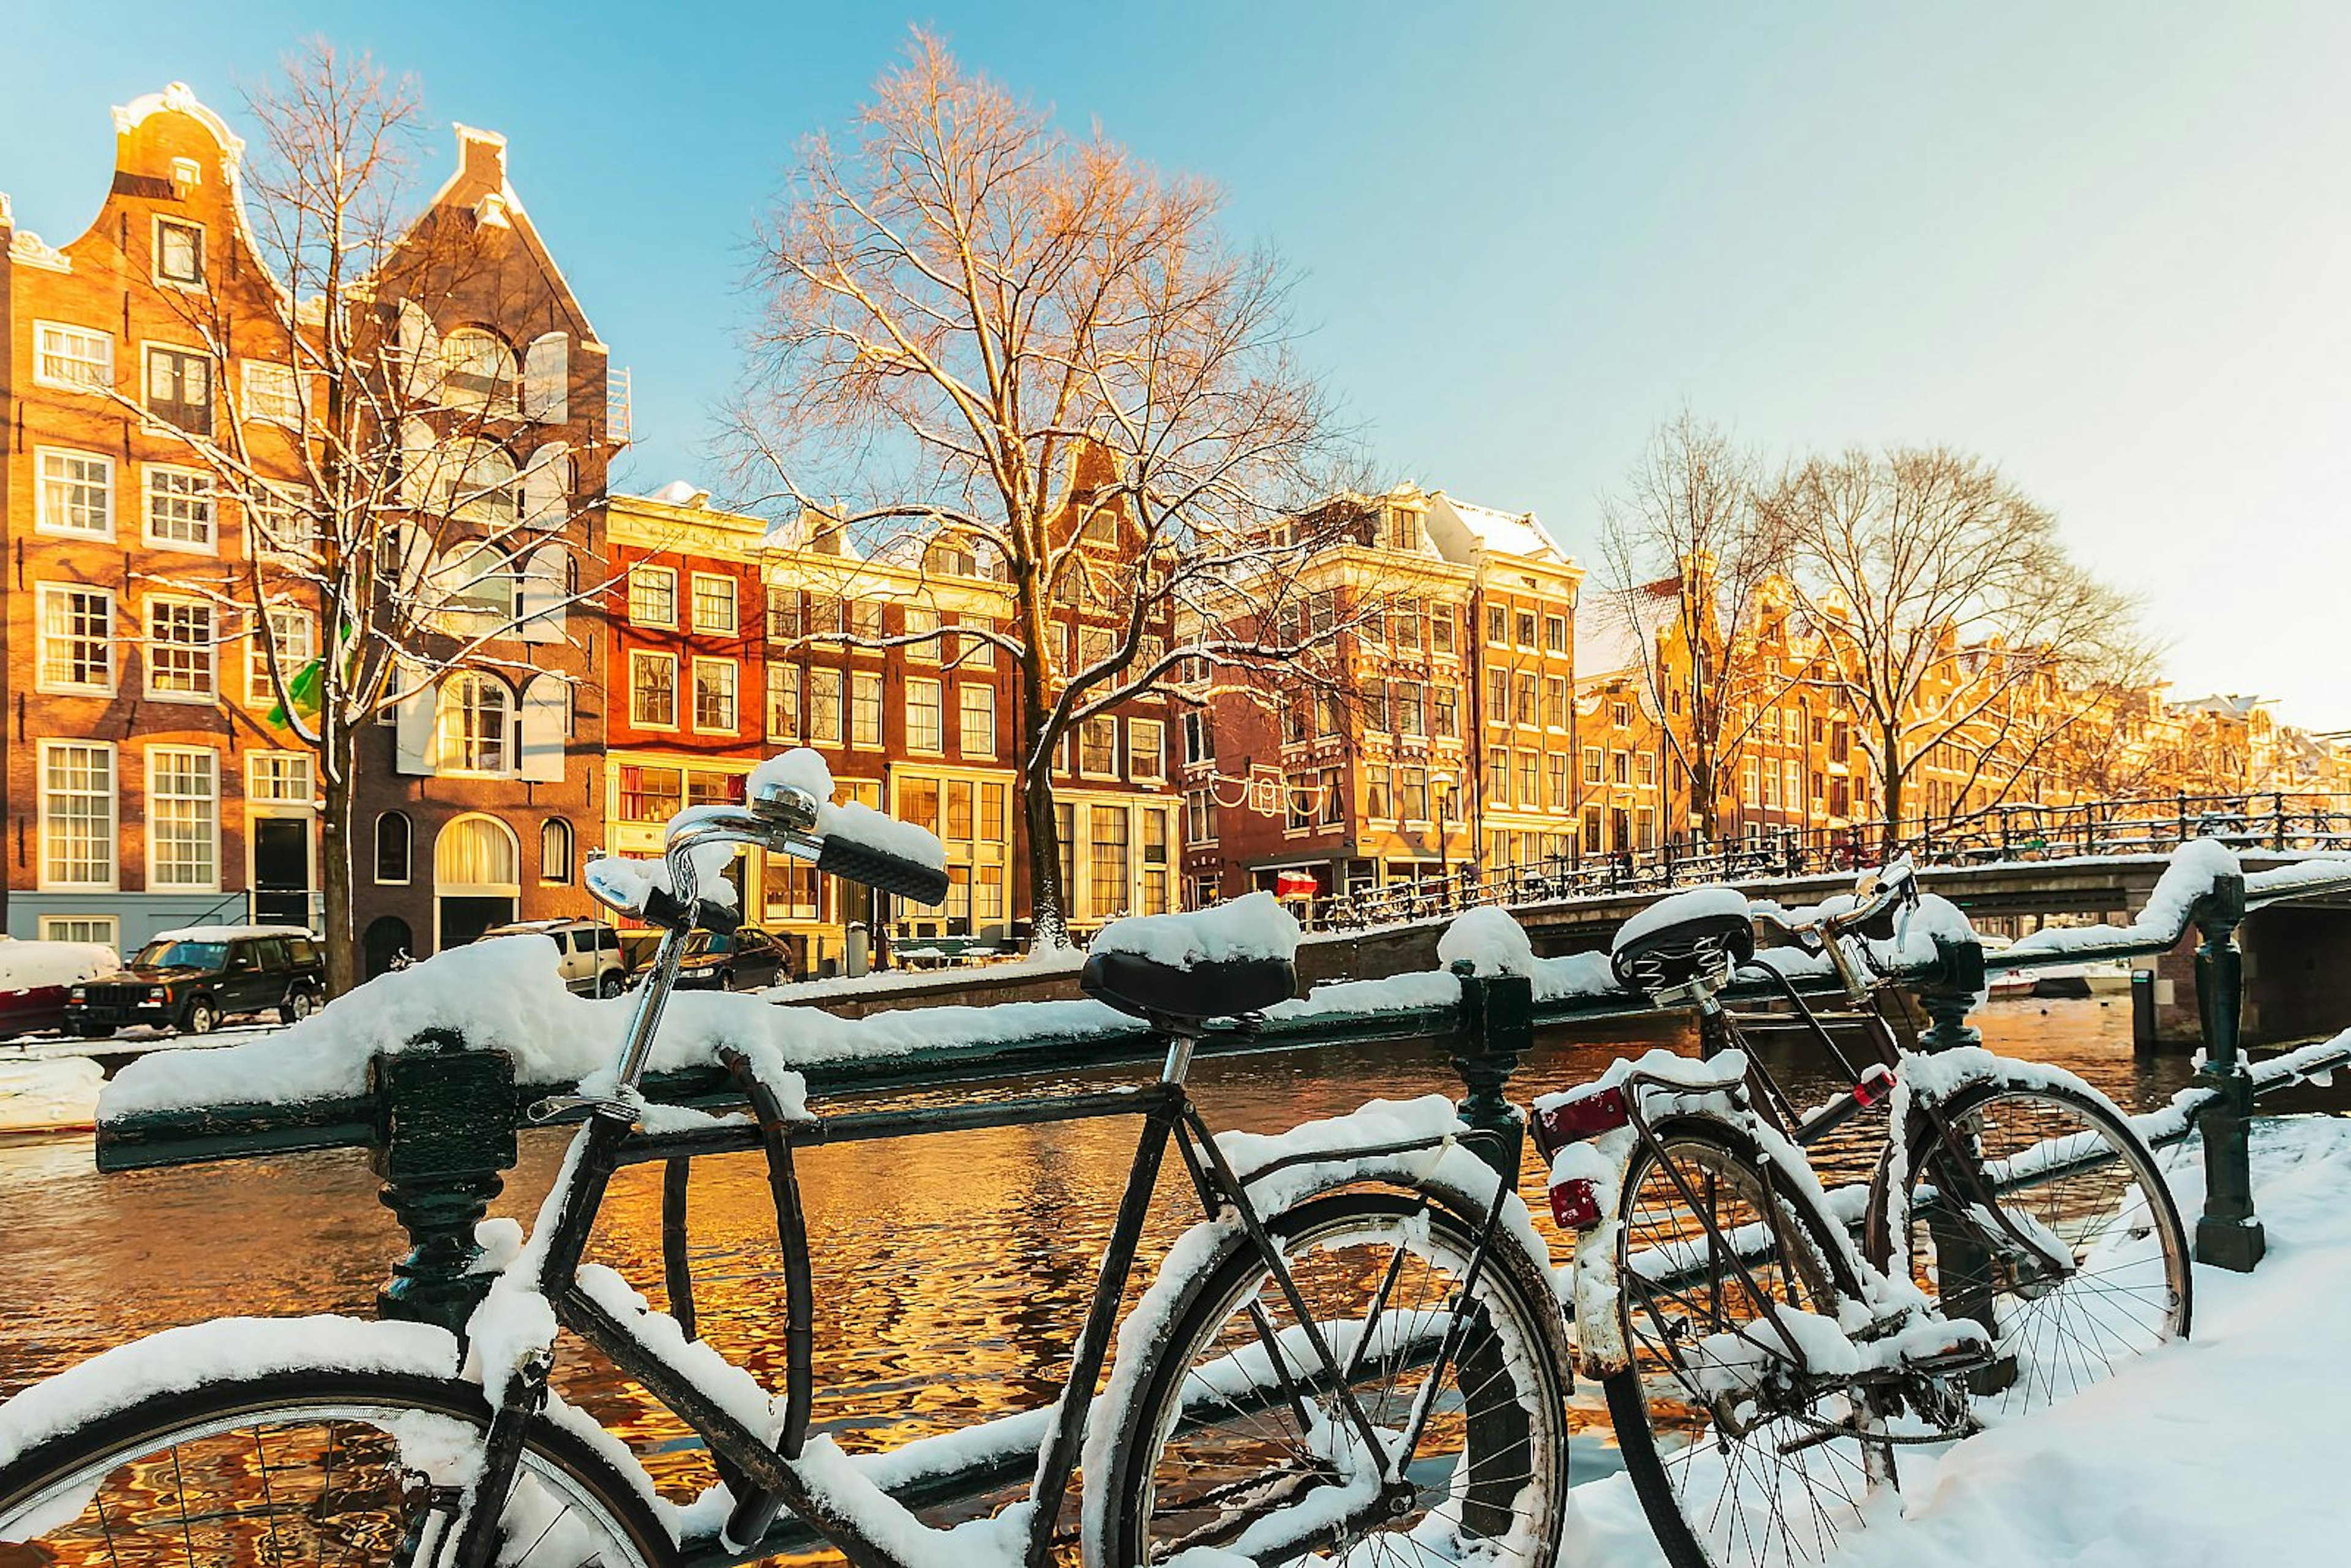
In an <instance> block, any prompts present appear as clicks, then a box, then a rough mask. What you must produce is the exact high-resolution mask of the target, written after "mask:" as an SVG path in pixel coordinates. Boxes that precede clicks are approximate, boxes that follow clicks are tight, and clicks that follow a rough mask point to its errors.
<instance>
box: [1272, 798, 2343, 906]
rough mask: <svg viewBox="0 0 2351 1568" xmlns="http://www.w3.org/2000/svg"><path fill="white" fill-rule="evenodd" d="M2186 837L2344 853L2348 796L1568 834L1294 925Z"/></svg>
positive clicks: (1341, 902)
mask: <svg viewBox="0 0 2351 1568" xmlns="http://www.w3.org/2000/svg"><path fill="white" fill-rule="evenodd" d="M2196 838H2210V839H2217V840H2219V841H2220V842H2222V843H2225V844H2227V845H2229V846H2230V847H2231V848H2232V849H2245V850H2266V851H2269V852H2273V853H2290V852H2297V851H2304V852H2309V851H2351V795H2339V794H2313V793H2307V792H2302V793H2297V792H2294V791H2286V790H2270V791H2263V792H2261V793H2256V794H2241V795H2186V794H2180V795H2171V796H2163V797H2146V798H2139V799H2132V800H2089V801H2077V802H2074V803H2073V804H2070V805H2064V806H2037V805H2017V806H2001V807H1995V808H1992V809H1991V810H1984V811H1981V812H1977V813H1973V814H1970V815H1968V816H1964V817H1958V818H1916V817H1912V818H1904V819H1903V820H1902V821H1898V822H1889V821H1886V820H1884V819H1879V820H1876V821H1856V822H1853V823H1851V824H1848V825H1845V826H1842V827H1836V828H1797V827H1768V828H1757V829H1750V830H1749V831H1746V832H1743V833H1740V834H1739V835H1737V836H1734V837H1726V838H1723V839H1719V840H1716V841H1711V842H1700V843H1666V844H1657V845H1654V846H1651V847H1648V848H1645V849H1625V850H1608V851H1586V850H1584V849H1583V847H1582V846H1581V844H1580V843H1579V842H1576V841H1573V840H1571V841H1570V842H1569V843H1568V844H1566V845H1565V846H1564V847H1562V849H1561V850H1560V852H1558V853H1556V854H1552V855H1548V856H1545V857H1543V858H1542V859H1541V860H1539V861H1536V862H1531V863H1513V864H1505V865H1500V866H1494V867H1486V868H1480V867H1476V866H1464V867H1462V868H1461V869H1460V870H1459V871H1458V872H1453V873H1447V874H1444V875H1441V876H1432V877H1424V878H1421V879H1419V880H1417V881H1403V882H1391V883H1382V884H1381V885H1379V886H1376V887H1365V888H1358V889H1354V890H1351V891H1346V892H1340V893H1334V894H1328V895H1326V896H1323V897H1320V898H1314V899H1310V900H1307V901H1306V903H1305V905H1304V910H1303V914H1302V915H1301V918H1303V919H1304V920H1305V922H1306V924H1307V925H1309V926H1310V927H1312V928H1314V929H1318V930H1326V931H1346V930H1359V929H1364V928H1367V927H1370V926H1374V925H1394V924H1396V923H1399V922H1402V921H1408V920H1421V919H1428V918H1431V917H1434V916H1438V915H1454V914H1458V913H1459V912H1460V911H1462V910H1464V909H1469V908H1474V907H1476V906H1477V905H1479V904H1502V905H1505V906H1507V907H1512V908H1516V907H1521V906H1525V905H1529V904H1552V903H1559V902H1562V901H1564V900H1567V899H1573V898H1605V897H1610V896H1622V895H1625V894H1641V893H1663V892H1667V891H1670V890H1671V889H1674V888H1677V887H1692V886H1697V885H1698V884H1700V883H1712V882H1756V881H1767V880H1778V879H1782V878H1789V877H1801V876H1815V875H1824V874H1830V873H1837V872H1843V871H1854V870H1859V869H1861V868H1864V867H1867V866H1874V865H1877V864H1880V863H1882V862H1885V861H1886V860H1887V859H1890V858H1891V857H1892V855H1893V854H1895V853H1902V854H1907V855H1908V856H1910V857H1911V859H1912V860H1913V861H1915V862H1917V863H1918V864H1920V865H1927V866H1979V865H1989V864H1994V863H2001V862H2032V861H2050V860H2067V859H2075V858H2097V857H2112V856H2122V855H2159V854H2164V853H2168V852H2169V851H2170V850H2172V849H2173V848H2175V847H2176V846H2178V845H2179V844H2181V843H2184V842H2186V841H2189V840H2190V839H2196Z"/></svg>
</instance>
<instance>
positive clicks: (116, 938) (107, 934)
mask: <svg viewBox="0 0 2351 1568" xmlns="http://www.w3.org/2000/svg"><path fill="white" fill-rule="evenodd" d="M41 940H42V941H44V942H88V943H90V944H92V945H93V946H99V947H120V946H121V945H122V928H121V926H120V924H119V923H118V922H117V921H116V920H115V918H114V916H113V915H42V916H41Z"/></svg>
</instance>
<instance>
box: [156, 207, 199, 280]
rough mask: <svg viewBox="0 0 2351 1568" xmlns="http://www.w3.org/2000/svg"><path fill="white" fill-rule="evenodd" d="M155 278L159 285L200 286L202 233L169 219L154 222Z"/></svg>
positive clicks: (194, 227)
mask: <svg viewBox="0 0 2351 1568" xmlns="http://www.w3.org/2000/svg"><path fill="white" fill-rule="evenodd" d="M155 277H156V279H157V281H159V282H162V283H193V284H202V283H203V282H204V230H203V229H202V228H200V227H198V226H197V225H194V224H183V223H179V222H175V221H174V220H172V219H171V218H163V217H159V218H157V219H156V220H155Z"/></svg>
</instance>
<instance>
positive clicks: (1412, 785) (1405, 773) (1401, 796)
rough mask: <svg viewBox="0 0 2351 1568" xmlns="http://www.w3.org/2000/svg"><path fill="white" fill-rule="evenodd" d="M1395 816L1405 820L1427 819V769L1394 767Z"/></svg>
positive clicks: (1424, 820) (1420, 820)
mask: <svg viewBox="0 0 2351 1568" xmlns="http://www.w3.org/2000/svg"><path fill="white" fill-rule="evenodd" d="M1395 783H1396V816H1397V818H1398V819H1399V820H1401V821H1406V822H1426V821H1428V769H1427V768H1397V769H1396V775H1395Z"/></svg>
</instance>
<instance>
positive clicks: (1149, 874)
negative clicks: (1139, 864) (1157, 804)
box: [1142, 811, 1175, 915]
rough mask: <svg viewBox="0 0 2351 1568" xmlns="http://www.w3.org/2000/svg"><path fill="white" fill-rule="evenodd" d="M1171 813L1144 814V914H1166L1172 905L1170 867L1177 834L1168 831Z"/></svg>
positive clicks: (1154, 812)
mask: <svg viewBox="0 0 2351 1568" xmlns="http://www.w3.org/2000/svg"><path fill="white" fill-rule="evenodd" d="M1169 815H1170V813H1168V812H1165V811H1145V812H1144V813H1143V855H1142V860H1143V913H1144V914H1145V915H1165V914H1166V913H1167V911H1168V908H1169V904H1168V894H1169V892H1170V889H1171V882H1170V878H1171V876H1172V874H1173V873H1171V872H1170V871H1169V869H1168V849H1169V841H1170V840H1171V839H1173V838H1174V837H1175V834H1173V833H1172V832H1170V831H1168V827H1169V821H1168V819H1169Z"/></svg>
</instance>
